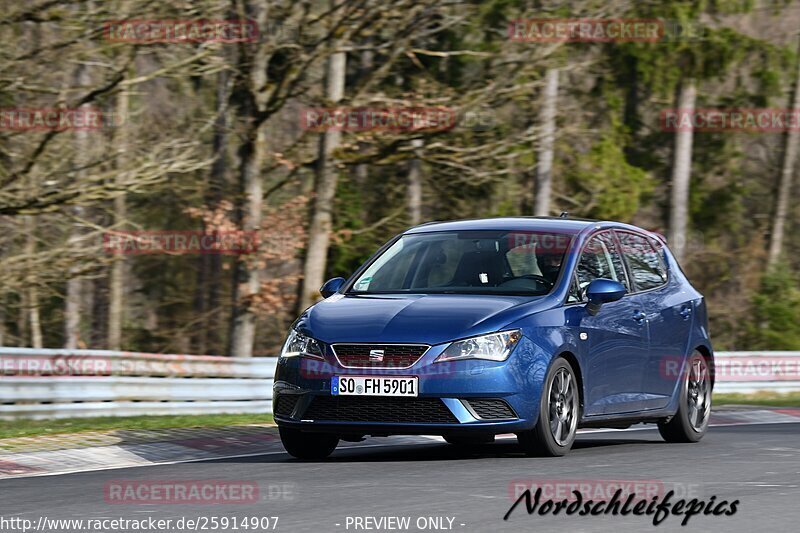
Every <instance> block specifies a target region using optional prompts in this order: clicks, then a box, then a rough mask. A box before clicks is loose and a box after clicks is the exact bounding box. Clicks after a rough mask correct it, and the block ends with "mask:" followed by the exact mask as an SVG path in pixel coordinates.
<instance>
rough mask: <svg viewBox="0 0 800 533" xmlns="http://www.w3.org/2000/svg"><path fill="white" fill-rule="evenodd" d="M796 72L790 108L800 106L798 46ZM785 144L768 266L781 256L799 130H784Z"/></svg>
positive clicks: (799, 56) (799, 49)
mask: <svg viewBox="0 0 800 533" xmlns="http://www.w3.org/2000/svg"><path fill="white" fill-rule="evenodd" d="M797 53H798V56H797V57H798V60H797V73H796V78H795V82H794V92H793V93H792V100H791V103H790V105H789V107H790V108H791V109H797V108H798V107H800V47H798V50H797ZM785 140H786V144H785V148H784V152H783V165H782V166H781V179H780V185H779V186H778V198H777V202H776V205H775V218H774V219H773V222H772V235H771V236H770V242H769V259H768V264H769V266H774V265H775V263H777V262H778V260H779V259H780V257H781V252H782V250H783V237H784V232H785V226H786V215H787V212H788V210H789V198H790V195H791V192H792V177H793V175H794V165H795V161H796V160H797V153H798V150H800V146H798V145H800V131H798V129H797V128H790V129H789V131H787V132H786V137H785Z"/></svg>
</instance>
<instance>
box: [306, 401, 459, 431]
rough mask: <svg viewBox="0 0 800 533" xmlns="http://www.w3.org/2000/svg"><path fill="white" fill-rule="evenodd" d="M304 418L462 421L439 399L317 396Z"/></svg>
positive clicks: (408, 421)
mask: <svg viewBox="0 0 800 533" xmlns="http://www.w3.org/2000/svg"><path fill="white" fill-rule="evenodd" d="M303 418H304V419H309V420H331V421H336V422H407V423H422V424H425V423H428V424H457V423H458V419H456V417H455V416H453V413H451V412H450V409H448V408H447V406H446V405H445V404H444V403H442V400H440V399H439V398H392V397H387V398H380V397H375V396H372V397H365V396H317V397H315V398H314V400H313V401H312V402H311V405H310V406H309V407H308V409H307V410H306V412H305V414H303Z"/></svg>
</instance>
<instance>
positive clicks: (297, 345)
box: [281, 329, 322, 359]
mask: <svg viewBox="0 0 800 533" xmlns="http://www.w3.org/2000/svg"><path fill="white" fill-rule="evenodd" d="M299 356H302V357H311V358H313V359H322V346H320V343H319V341H317V340H316V339H312V338H311V337H307V336H305V335H303V334H302V333H298V332H297V331H295V330H294V329H291V330H289V336H288V337H286V342H284V343H283V349H281V357H282V358H284V357H299Z"/></svg>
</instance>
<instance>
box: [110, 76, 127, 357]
mask: <svg viewBox="0 0 800 533" xmlns="http://www.w3.org/2000/svg"><path fill="white" fill-rule="evenodd" d="M129 109H130V93H129V92H128V90H127V89H123V90H122V91H120V93H119V94H118V95H117V110H116V111H117V112H116V115H117V120H119V121H121V127H118V128H117V129H116V131H115V133H116V139H115V141H116V142H115V144H116V149H117V170H122V169H125V168H126V166H127V159H128V154H127V151H128V131H129V123H128V117H129ZM126 217H127V206H126V203H125V195H124V194H120V195H119V196H117V197H116V198H114V213H113V222H112V226H113V227H114V229H116V230H121V229H123V224H125V219H126ZM124 301H125V254H117V255H116V256H115V257H114V263H112V265H111V279H110V280H109V286H108V349H109V350H121V349H122V322H123V320H124V316H123V312H124V307H123V306H124Z"/></svg>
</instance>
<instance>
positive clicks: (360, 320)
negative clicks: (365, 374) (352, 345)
mask: <svg viewBox="0 0 800 533" xmlns="http://www.w3.org/2000/svg"><path fill="white" fill-rule="evenodd" d="M543 300H544V299H543V298H542V297H527V296H494V295H463V294H413V295H358V296H356V295H341V294H336V295H334V296H331V297H330V298H328V299H327V300H323V301H321V302H319V303H317V304H316V305H314V306H312V307H310V308H309V309H307V310H306V311H305V312H304V313H303V314H302V316H301V317H300V318H299V319H298V321H297V323H296V324H295V327H296V328H297V329H298V330H299V331H301V332H304V333H306V334H308V335H311V336H313V337H314V338H316V339H319V340H321V341H323V342H327V343H332V342H418V343H425V344H439V343H443V342H448V341H452V340H455V339H459V338H464V337H470V336H473V335H481V334H484V333H491V332H493V331H498V330H500V329H502V328H503V327H505V326H506V325H508V324H510V323H511V322H514V321H515V320H518V319H519V318H521V317H522V316H524V315H526V314H530V313H531V312H535V311H537V310H538V307H541V306H542V304H543V303H544V302H543Z"/></svg>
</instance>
